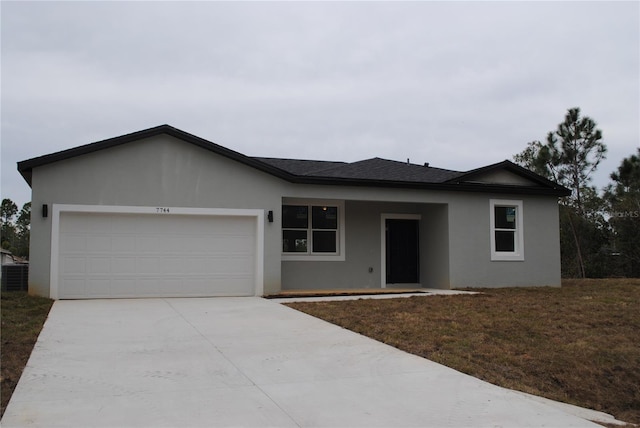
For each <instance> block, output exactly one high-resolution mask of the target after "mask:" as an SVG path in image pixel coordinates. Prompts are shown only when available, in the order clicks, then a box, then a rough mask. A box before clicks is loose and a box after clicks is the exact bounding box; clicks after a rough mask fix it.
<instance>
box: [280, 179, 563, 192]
mask: <svg viewBox="0 0 640 428" xmlns="http://www.w3.org/2000/svg"><path fill="white" fill-rule="evenodd" d="M291 182H293V183H298V184H313V185H328V186H335V185H338V186H358V187H379V188H380V187H381V188H401V189H417V190H445V191H455V192H481V193H508V194H527V195H548V196H557V197H562V196H568V195H569V194H570V193H571V192H570V191H568V190H567V189H565V188H563V187H562V186H559V187H552V188H549V187H540V186H518V185H505V184H484V183H482V184H475V183H451V182H443V183H421V182H414V181H386V180H371V179H355V178H333V177H308V176H295V178H294V180H291Z"/></svg>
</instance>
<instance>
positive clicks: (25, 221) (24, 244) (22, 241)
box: [15, 202, 31, 258]
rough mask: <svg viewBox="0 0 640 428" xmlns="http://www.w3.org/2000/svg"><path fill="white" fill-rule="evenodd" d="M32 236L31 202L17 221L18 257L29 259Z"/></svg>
mask: <svg viewBox="0 0 640 428" xmlns="http://www.w3.org/2000/svg"><path fill="white" fill-rule="evenodd" d="M30 234H31V202H27V203H26V204H24V205H23V206H22V209H21V210H20V213H19V214H18V219H17V220H16V235H17V236H16V238H17V239H16V250H17V251H16V253H15V254H16V255H17V256H20V257H27V258H28V257H29V237H30Z"/></svg>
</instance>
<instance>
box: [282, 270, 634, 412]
mask: <svg viewBox="0 0 640 428" xmlns="http://www.w3.org/2000/svg"><path fill="white" fill-rule="evenodd" d="M474 291H482V294H476V295H457V296H429V297H422V296H420V297H409V298H397V299H381V300H373V299H360V300H355V301H332V302H314V303H311V302H297V303H289V304H287V305H288V306H290V307H292V308H295V309H298V310H300V311H303V312H306V313H308V314H310V315H313V316H316V317H318V318H322V319H324V320H327V321H329V322H332V323H334V324H337V325H340V326H342V327H344V328H347V329H350V330H353V331H355V332H358V333H361V334H363V335H365V336H368V337H371V338H373V339H376V340H379V341H381V342H384V343H387V344H389V345H391V346H395V347H397V348H399V349H402V350H405V351H407V352H410V353H412V354H416V355H419V356H422V357H424V358H428V359H430V360H433V361H436V362H438V363H441V364H444V365H446V366H449V367H452V368H454V369H456V370H459V371H461V372H464V373H467V374H470V375H472V376H475V377H478V378H480V379H483V380H486V381H488V382H491V383H494V384H496V385H500V386H503V387H506V388H512V389H516V390H520V391H524V392H527V393H530V394H535V395H540V396H543V397H547V398H550V399H553V400H558V401H563V402H567V403H571V404H575V405H578V406H582V407H587V408H591V409H595V410H599V411H603V412H606V413H610V414H613V415H614V416H615V417H616V418H618V419H619V420H623V421H627V422H632V423H640V279H608V280H566V281H564V282H563V286H562V288H549V287H538V288H506V289H504V288H503V289H482V290H477V289H474Z"/></svg>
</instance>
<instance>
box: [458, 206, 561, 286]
mask: <svg viewBox="0 0 640 428" xmlns="http://www.w3.org/2000/svg"><path fill="white" fill-rule="evenodd" d="M491 199H505V200H521V201H522V202H523V213H522V214H523V216H524V217H523V219H524V224H523V227H524V260H522V261H493V260H491V244H490V237H491V227H490V220H489V213H490V205H489V201H490V200H491ZM449 225H450V228H449V233H450V257H451V259H450V265H451V266H452V268H451V287H452V288H461V287H505V286H534V285H549V286H560V242H559V221H558V202H557V199H556V198H553V197H539V196H526V197H523V196H522V195H491V194H478V195H466V197H465V198H464V199H459V200H454V201H452V203H451V205H450V209H449Z"/></svg>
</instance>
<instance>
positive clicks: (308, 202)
mask: <svg viewBox="0 0 640 428" xmlns="http://www.w3.org/2000/svg"><path fill="white" fill-rule="evenodd" d="M284 205H298V206H307V210H308V224H307V228H306V229H302V228H297V229H292V228H285V227H282V222H280V252H281V257H282V261H344V260H345V259H346V257H345V210H344V201H339V200H325V199H283V201H282V206H284ZM314 206H315V207H317V206H330V207H336V208H337V209H338V221H337V229H314V228H313V207H314ZM281 213H282V211H281ZM285 230H306V231H307V252H304V253H303V252H290V253H285V252H284V251H283V249H282V240H283V238H284V236H283V235H284V231H285ZM323 230H327V231H333V230H335V232H336V241H337V242H336V252H335V253H325V252H317V253H314V252H313V232H314V231H323Z"/></svg>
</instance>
